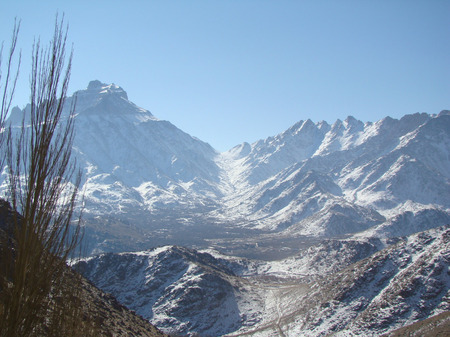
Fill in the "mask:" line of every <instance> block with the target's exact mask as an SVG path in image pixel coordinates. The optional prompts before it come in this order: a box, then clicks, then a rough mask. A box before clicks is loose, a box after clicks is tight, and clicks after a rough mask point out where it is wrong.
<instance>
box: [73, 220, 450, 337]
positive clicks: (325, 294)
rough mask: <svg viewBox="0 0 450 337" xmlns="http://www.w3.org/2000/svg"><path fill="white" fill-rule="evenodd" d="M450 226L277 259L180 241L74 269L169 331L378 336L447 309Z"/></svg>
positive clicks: (333, 244)
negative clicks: (202, 248) (238, 254)
mask: <svg viewBox="0 0 450 337" xmlns="http://www.w3.org/2000/svg"><path fill="white" fill-rule="evenodd" d="M449 265H450V229H449V228H448V226H445V227H440V228H436V229H432V230H429V231H426V232H421V233H418V234H414V235H411V236H409V237H407V238H403V239H401V238H399V239H391V240H380V239H346V240H329V241H324V242H322V243H320V244H318V245H315V246H312V247H310V248H308V249H306V250H304V251H302V252H301V253H300V254H298V255H296V256H294V257H291V258H289V259H284V260H280V261H272V262H263V261H251V260H246V259H241V258H233V257H227V256H223V255H220V254H218V253H217V252H214V251H205V252H198V251H195V250H191V249H187V248H181V247H173V246H167V247H161V248H157V249H153V250H149V251H143V252H135V253H121V254H105V255H100V256H97V257H94V258H89V259H87V260H85V261H81V262H79V263H78V265H77V268H78V269H79V270H80V271H81V272H82V273H83V274H84V275H85V276H86V277H87V278H89V279H90V280H92V282H94V284H96V285H97V286H98V287H100V288H101V289H103V290H105V291H107V292H111V293H112V294H114V296H116V297H117V298H118V300H119V301H121V302H122V303H123V304H124V305H126V306H128V307H130V308H132V309H133V310H135V311H136V312H137V313H139V314H140V315H142V316H143V317H145V318H147V319H149V320H150V322H152V323H154V324H156V325H157V326H158V327H160V328H161V329H163V330H164V331H166V332H168V333H182V334H188V335H195V334H200V335H202V336H219V335H224V334H230V335H254V336H325V335H329V334H332V333H336V332H339V333H342V334H345V335H352V334H354V335H364V336H368V335H370V336H379V335H382V334H383V333H387V332H390V331H393V330H395V329H397V328H399V327H402V326H407V325H409V324H411V323H414V322H417V321H421V320H424V319H427V318H429V317H434V316H435V315H438V314H440V313H444V312H448V311H450V273H449Z"/></svg>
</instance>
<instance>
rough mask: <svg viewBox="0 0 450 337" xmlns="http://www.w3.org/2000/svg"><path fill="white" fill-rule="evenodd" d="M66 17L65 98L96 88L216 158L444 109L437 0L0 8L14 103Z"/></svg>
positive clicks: (443, 34) (449, 68) (445, 46)
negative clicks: (16, 68) (16, 26)
mask: <svg viewBox="0 0 450 337" xmlns="http://www.w3.org/2000/svg"><path fill="white" fill-rule="evenodd" d="M57 12H59V13H60V14H61V13H64V14H65V19H66V22H67V23H68V24H69V42H70V43H73V46H74V60H73V69H72V77H71V86H70V89H69V92H70V93H73V92H74V91H76V90H79V89H84V88H86V87H87V85H88V83H89V81H91V80H94V79H98V80H100V81H102V82H105V83H115V84H117V85H120V86H121V87H123V88H124V89H125V90H126V91H127V93H128V97H129V99H130V100H131V101H133V102H134V103H136V104H137V105H139V106H141V107H143V108H145V109H148V110H150V111H151V112H152V113H153V114H154V115H155V116H156V117H158V118H160V119H165V120H169V121H171V122H172V123H173V124H175V125H176V126H177V127H179V128H180V129H182V130H184V131H186V132H188V133H189V134H191V135H193V136H196V137H198V138H200V139H201V140H203V141H206V142H208V143H210V144H211V145H212V146H213V147H214V148H216V149H217V150H219V151H225V150H228V149H229V148H231V147H233V146H235V145H237V144H240V143H242V142H244V141H247V142H250V143H251V142H254V141H256V140H258V139H263V138H266V137H269V136H274V135H276V134H278V133H280V132H282V131H284V130H285V129H287V128H288V127H290V126H291V125H293V124H294V123H295V122H298V121H300V120H305V119H308V118H310V119H311V120H313V121H314V122H318V121H321V120H325V121H327V122H329V123H333V122H334V121H335V120H336V119H338V118H339V119H345V118H346V117H347V116H348V115H352V116H354V117H356V118H357V119H360V120H362V121H364V122H366V121H376V120H379V119H381V118H383V117H385V116H388V115H389V116H392V117H394V118H400V117H401V116H403V115H404V114H409V113H415V112H428V113H439V111H440V110H443V109H450V1H448V0H421V1H419V0H417V1H415V0H405V1H401V0H377V1H374V0H339V1H335V0H329V1H325V0H311V1H300V0H297V1H284V0H272V1H265V0H220V1H219V0H204V1H196V0H179V1H163V0H161V1H151V0H142V1H133V0H131V1H130V0H128V1H112V0H111V1H102V0H90V1H85V0H78V1H51V0H46V1H32V0H29V1H25V0H0V41H5V46H7V45H8V42H9V39H10V35H11V31H12V27H13V23H14V18H15V17H17V18H18V19H21V31H20V36H19V45H20V47H21V48H22V54H23V55H22V57H23V60H22V68H21V77H20V83H19V87H18V89H17V94H16V99H15V103H16V104H17V105H19V106H21V107H23V106H24V105H25V104H26V103H27V100H28V96H29V81H28V78H29V77H28V76H29V69H30V67H29V66H30V63H31V45H32V43H33V39H34V38H35V37H39V36H40V37H41V40H43V41H45V42H47V41H48V40H49V39H50V37H51V33H52V30H53V27H54V22H55V15H56V13H57Z"/></svg>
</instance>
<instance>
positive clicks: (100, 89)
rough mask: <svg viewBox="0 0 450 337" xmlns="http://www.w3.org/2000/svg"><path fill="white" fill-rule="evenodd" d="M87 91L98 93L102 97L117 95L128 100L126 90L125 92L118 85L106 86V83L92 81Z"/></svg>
mask: <svg viewBox="0 0 450 337" xmlns="http://www.w3.org/2000/svg"><path fill="white" fill-rule="evenodd" d="M86 91H88V92H90V93H96V94H102V95H105V94H115V95H119V96H120V97H122V98H125V99H126V100H128V95H127V93H126V92H125V90H123V89H122V88H121V87H119V86H118V85H116V84H114V83H111V84H106V83H102V82H101V81H99V80H94V81H90V82H89V84H88V87H87V89H86Z"/></svg>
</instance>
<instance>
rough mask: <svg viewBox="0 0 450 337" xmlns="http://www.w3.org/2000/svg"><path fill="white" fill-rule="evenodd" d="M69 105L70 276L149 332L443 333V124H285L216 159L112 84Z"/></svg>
mask: <svg viewBox="0 0 450 337" xmlns="http://www.w3.org/2000/svg"><path fill="white" fill-rule="evenodd" d="M74 96H76V97H77V108H76V138H75V142H74V148H73V149H74V151H73V154H74V157H75V158H76V160H77V163H78V164H79V165H80V167H81V168H82V170H83V180H82V186H81V187H82V191H83V197H84V199H83V204H82V205H80V207H83V213H84V221H85V224H86V226H85V228H86V233H85V238H86V245H87V249H88V254H87V255H91V256H90V257H87V258H86V259H84V260H83V261H80V262H78V263H77V264H76V268H77V269H78V270H79V271H81V272H82V273H83V274H84V275H85V276H86V277H87V278H88V279H90V280H91V281H92V282H94V284H95V285H97V286H98V287H99V288H101V289H103V290H104V291H107V292H110V293H112V294H113V295H114V296H116V297H117V299H118V300H119V301H120V302H121V303H122V304H124V305H126V306H128V307H129V308H131V309H133V310H135V311H136V312H137V313H138V314H140V315H141V316H143V317H145V318H147V319H148V320H150V321H151V322H152V323H153V324H155V325H157V326H158V327H159V328H161V329H163V330H164V331H165V332H167V333H172V334H183V335H190V336H194V335H195V334H200V335H202V336H219V335H230V336H232V335H242V334H246V335H252V336H275V335H277V336H325V335H330V334H333V333H336V334H337V335H370V336H379V335H381V334H383V333H388V332H391V331H393V330H395V329H397V328H400V327H404V326H408V325H409V324H412V323H414V322H418V321H421V320H425V319H429V320H428V321H427V322H431V323H424V324H420V329H429V327H430V325H433V326H437V325H435V322H439V324H438V325H439V327H441V328H442V326H445V324H447V326H448V317H449V316H448V315H447V314H448V312H449V311H450V307H449V303H450V292H449V289H450V273H449V263H450V249H449V248H450V247H449V238H450V233H449V227H448V224H449V223H450V193H449V191H450V137H449V133H450V111H446V110H444V111H441V112H440V113H439V114H436V115H434V114H433V115H432V114H426V113H420V114H419V113H416V114H412V115H406V116H404V117H403V118H401V119H399V120H397V119H393V118H390V117H386V118H384V119H382V120H380V121H377V122H373V123H372V122H367V123H363V122H361V121H358V120H356V119H355V118H353V117H348V118H346V119H345V120H344V121H341V120H337V121H336V122H334V123H333V124H332V125H330V124H328V123H327V122H324V121H322V122H319V123H314V122H312V121H311V120H306V121H300V122H298V123H296V124H295V125H293V126H292V127H291V128H289V129H288V130H286V131H285V132H283V133H281V134H279V135H276V136H274V137H269V138H267V139H265V140H260V141H258V142H255V143H253V144H248V143H243V144H240V145H238V146H236V147H234V148H232V149H230V150H229V151H226V152H223V153H219V152H217V151H216V150H215V149H213V148H212V147H211V146H210V145H208V144H207V143H205V142H202V141H201V140H199V139H196V138H194V137H191V136H190V135H188V134H186V133H185V132H183V131H181V130H180V129H178V128H177V127H175V126H174V125H173V124H171V123H170V122H168V121H161V120H159V119H157V118H156V117H155V116H153V115H152V114H151V113H150V112H149V111H147V110H145V109H142V108H139V107H137V106H136V105H135V104H133V103H132V102H130V101H129V100H128V96H127V94H126V92H125V91H124V90H123V89H122V88H120V87H119V86H117V85H114V84H109V85H108V84H104V83H101V82H99V81H92V82H90V83H89V85H88V87H87V89H86V90H81V91H78V92H76V93H75V95H74ZM73 99H74V97H70V98H68V101H69V102H68V103H70V102H71V100H73ZM26 109H27V108H25V109H24V110H20V109H18V108H15V109H13V111H12V113H11V116H10V117H9V121H10V122H11V123H12V124H17V123H19V122H20V121H21V120H22V116H23V113H24V111H26ZM218 127H219V126H218ZM0 188H3V189H4V185H1V186H0ZM130 251H134V252H130ZM100 253H103V254H100ZM98 254H100V255H98ZM236 256H240V257H236ZM446 322H447V323H446ZM436 324H437V323H436ZM414 326H417V325H414ZM411 329H416V328H413V326H411ZM417 329H419V328H417ZM408 331H411V330H408Z"/></svg>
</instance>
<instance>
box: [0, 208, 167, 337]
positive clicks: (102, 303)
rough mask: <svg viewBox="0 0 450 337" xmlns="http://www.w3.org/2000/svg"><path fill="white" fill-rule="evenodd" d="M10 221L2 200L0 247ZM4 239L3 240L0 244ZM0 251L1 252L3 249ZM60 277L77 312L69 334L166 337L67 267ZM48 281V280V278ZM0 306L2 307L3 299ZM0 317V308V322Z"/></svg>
mask: <svg viewBox="0 0 450 337" xmlns="http://www.w3.org/2000/svg"><path fill="white" fill-rule="evenodd" d="M12 221H13V211H12V209H11V207H10V205H9V204H8V203H7V202H5V201H4V200H3V199H0V238H1V240H0V244H2V245H3V244H5V243H6V242H9V243H11V238H13V237H14V234H13V233H14V231H13V230H12ZM5 238H7V239H6V240H4V239H5ZM8 238H9V239H8ZM1 248H2V249H3V248H4V247H1ZM5 256H11V255H5V254H4V255H2V259H3V258H5ZM1 262H2V263H1V265H2V269H1V270H0V278H2V281H4V279H5V274H4V273H5V270H4V267H5V266H6V265H7V263H5V261H3V260H2V261H1ZM64 275H65V277H64V279H65V286H66V287H68V288H69V289H70V292H71V300H72V301H73V303H74V305H76V306H77V310H79V312H77V313H76V316H77V318H75V319H74V320H73V322H74V324H76V326H75V327H74V330H73V332H74V333H75V335H76V336H130V337H132V336H133V337H144V336H147V337H164V336H167V335H165V334H163V333H162V332H161V331H159V330H158V329H157V328H155V327H154V326H153V325H151V324H150V323H149V322H148V321H147V320H145V319H143V318H142V317H140V316H138V315H136V314H135V313H134V312H132V311H130V310H129V309H128V308H126V307H124V306H123V305H121V304H119V302H118V301H117V300H116V299H115V298H114V297H113V296H112V295H111V294H106V293H105V292H103V291H101V290H100V289H98V288H96V287H95V286H94V285H92V283H90V282H89V281H87V280H86V279H84V278H82V277H81V276H80V275H79V274H77V273H75V272H74V271H72V270H71V269H70V268H69V267H67V270H66V271H65V273H64ZM48 277H51V276H50V275H49V276H48ZM2 284H4V282H2ZM1 296H3V292H2V289H1V287H0V298H1ZM0 303H4V302H3V299H2V301H0ZM3 313H4V312H3V310H2V306H1V304H0V319H1V318H2V315H3ZM56 314H58V313H56ZM48 315H52V311H51V310H49V311H48ZM71 319H73V318H71ZM2 331H3V330H2ZM47 333H48V332H47ZM47 333H44V334H38V335H39V336H41V335H42V336H43V335H47ZM63 333H64V331H59V333H58V334H63ZM49 335H50V333H49ZM52 335H53V334H52Z"/></svg>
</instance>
